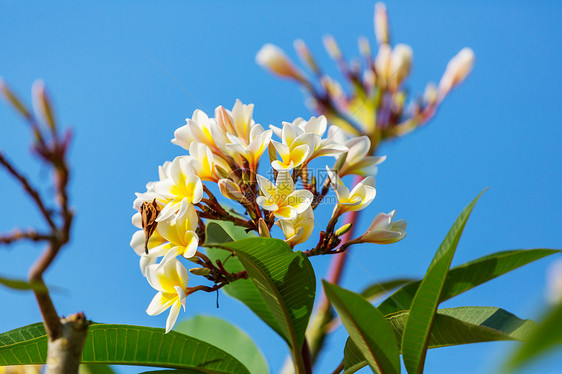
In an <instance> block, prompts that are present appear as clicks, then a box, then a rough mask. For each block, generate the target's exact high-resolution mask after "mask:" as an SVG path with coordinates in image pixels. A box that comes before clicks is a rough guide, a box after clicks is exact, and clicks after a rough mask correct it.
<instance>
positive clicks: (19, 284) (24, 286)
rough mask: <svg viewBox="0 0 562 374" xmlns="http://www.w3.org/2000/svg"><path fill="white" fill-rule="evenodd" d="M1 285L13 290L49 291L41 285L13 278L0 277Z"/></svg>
mask: <svg viewBox="0 0 562 374" xmlns="http://www.w3.org/2000/svg"><path fill="white" fill-rule="evenodd" d="M0 284H2V285H4V286H6V287H8V288H12V289H14V290H21V291H32V290H35V291H47V287H45V285H43V284H41V283H30V282H28V281H24V280H20V279H11V278H4V277H0Z"/></svg>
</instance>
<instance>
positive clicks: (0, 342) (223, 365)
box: [0, 323, 249, 374]
mask: <svg viewBox="0 0 562 374" xmlns="http://www.w3.org/2000/svg"><path fill="white" fill-rule="evenodd" d="M46 358H47V335H46V334H45V330H44V328H43V324H41V323H35V324H33V325H29V326H25V327H21V328H19V329H16V330H12V331H8V332H5V333H3V334H0V366H5V365H27V364H44V363H45V360H46ZM82 363H83V364H108V365H140V366H156V367H163V368H173V369H174V368H175V369H186V370H191V369H197V370H199V371H201V372H203V373H209V374H210V373H212V374H223V373H224V374H226V373H249V371H248V369H246V367H244V365H243V364H242V363H241V362H240V361H238V360H237V359H236V358H234V357H232V356H231V355H230V354H228V353H226V352H224V351H222V350H221V349H219V348H217V347H215V346H213V345H211V344H209V343H206V342H203V341H201V340H198V339H195V338H192V337H190V336H187V335H184V334H180V333H178V332H174V331H171V332H169V333H168V334H165V333H164V329H158V328H152V327H143V326H130V325H105V324H93V325H91V326H90V327H89V329H88V336H87V337H86V343H85V345H84V351H83V353H82Z"/></svg>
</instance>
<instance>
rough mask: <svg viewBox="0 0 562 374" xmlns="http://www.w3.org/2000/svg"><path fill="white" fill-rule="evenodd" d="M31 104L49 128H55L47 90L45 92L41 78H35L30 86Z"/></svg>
mask: <svg viewBox="0 0 562 374" xmlns="http://www.w3.org/2000/svg"><path fill="white" fill-rule="evenodd" d="M31 91H32V96H33V104H34V108H35V111H36V113H39V114H41V117H43V119H44V120H45V122H46V123H47V125H48V126H49V128H50V129H51V130H54V129H55V117H54V115H53V110H52V108H51V103H50V101H49V97H48V96H47V92H45V83H43V81H42V80H36V81H35V82H33V86H32V87H31Z"/></svg>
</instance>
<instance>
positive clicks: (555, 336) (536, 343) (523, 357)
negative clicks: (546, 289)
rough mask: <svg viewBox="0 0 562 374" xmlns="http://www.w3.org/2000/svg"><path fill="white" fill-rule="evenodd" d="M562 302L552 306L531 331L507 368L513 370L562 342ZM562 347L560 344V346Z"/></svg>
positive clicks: (507, 364) (511, 358) (510, 359)
mask: <svg viewBox="0 0 562 374" xmlns="http://www.w3.org/2000/svg"><path fill="white" fill-rule="evenodd" d="M561 321H562V302H560V303H558V304H557V305H554V306H552V307H551V308H550V309H549V310H548V311H547V312H546V314H545V315H544V317H543V318H542V320H541V321H540V322H539V323H538V325H536V326H535V327H534V328H533V329H532V330H531V332H530V333H529V336H528V338H527V339H526V341H525V343H523V344H522V345H521V346H519V347H518V348H517V349H516V350H515V352H514V353H513V355H512V356H511V357H510V358H509V361H508V362H507V363H506V365H505V369H506V370H508V371H513V370H515V369H519V368H521V367H523V366H524V365H526V364H528V363H529V362H531V361H532V360H534V359H537V358H539V357H540V356H542V355H544V354H546V353H547V352H548V351H550V350H552V349H553V348H555V347H556V346H557V345H559V344H562V322H561ZM558 348H560V346H558Z"/></svg>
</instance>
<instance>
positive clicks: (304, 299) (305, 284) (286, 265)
mask: <svg viewBox="0 0 562 374" xmlns="http://www.w3.org/2000/svg"><path fill="white" fill-rule="evenodd" d="M221 226H222V225H221ZM215 229H216V227H215V228H213V230H215ZM207 232H209V225H208V226H207ZM215 243H216V242H215ZM211 245H212V244H211ZM216 248H218V246H215V248H209V254H211V253H213V254H212V255H211V258H216V257H218V256H216ZM220 248H221V249H227V250H228V251H231V252H233V253H235V254H236V257H234V258H232V257H231V259H229V260H228V262H227V266H226V268H227V269H228V270H229V271H236V270H237V269H246V271H248V275H249V277H250V279H251V280H252V281H253V284H254V287H255V288H251V287H248V286H247V285H243V286H242V287H240V286H239V285H238V284H239V283H243V282H244V281H236V282H234V283H232V284H230V285H228V286H226V287H225V289H226V290H227V291H228V292H229V294H230V295H231V296H233V297H235V298H237V299H239V300H240V301H242V302H243V303H244V304H246V305H248V306H249V307H250V309H252V310H253V311H254V312H255V313H256V314H257V315H258V316H259V317H260V318H262V319H263V320H264V321H265V322H266V323H268V324H269V325H270V326H271V327H272V328H273V329H274V330H275V331H277V332H278V333H279V334H280V335H281V336H282V337H283V338H284V339H285V340H286V341H287V342H288V343H289V344H291V346H296V347H298V349H300V347H301V345H302V342H303V340H304V333H305V330H306V325H307V324H308V319H309V318H310V313H311V312H312V306H313V303H314V294H315V290H316V277H315V275H314V270H313V269H312V265H311V264H310V261H309V260H308V258H307V257H306V256H305V255H304V254H302V253H301V252H293V251H292V250H291V247H289V245H287V244H286V243H285V242H284V241H282V240H279V239H271V238H246V239H242V240H238V241H235V242H230V243H225V244H222V245H221V246H220ZM223 252H225V251H224V250H223ZM225 253H227V254H228V252H225ZM231 255H232V254H228V255H227V256H226V257H228V256H231ZM233 259H237V260H238V261H240V262H239V263H240V264H241V265H242V267H241V268H240V267H238V264H236V262H235V261H231V260H233ZM238 271H239V270H238ZM246 282H248V281H246ZM233 289H234V290H233ZM255 289H257V290H258V292H259V294H256V292H255ZM233 291H234V292H233ZM258 295H260V296H261V297H258ZM293 343H294V344H293Z"/></svg>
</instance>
